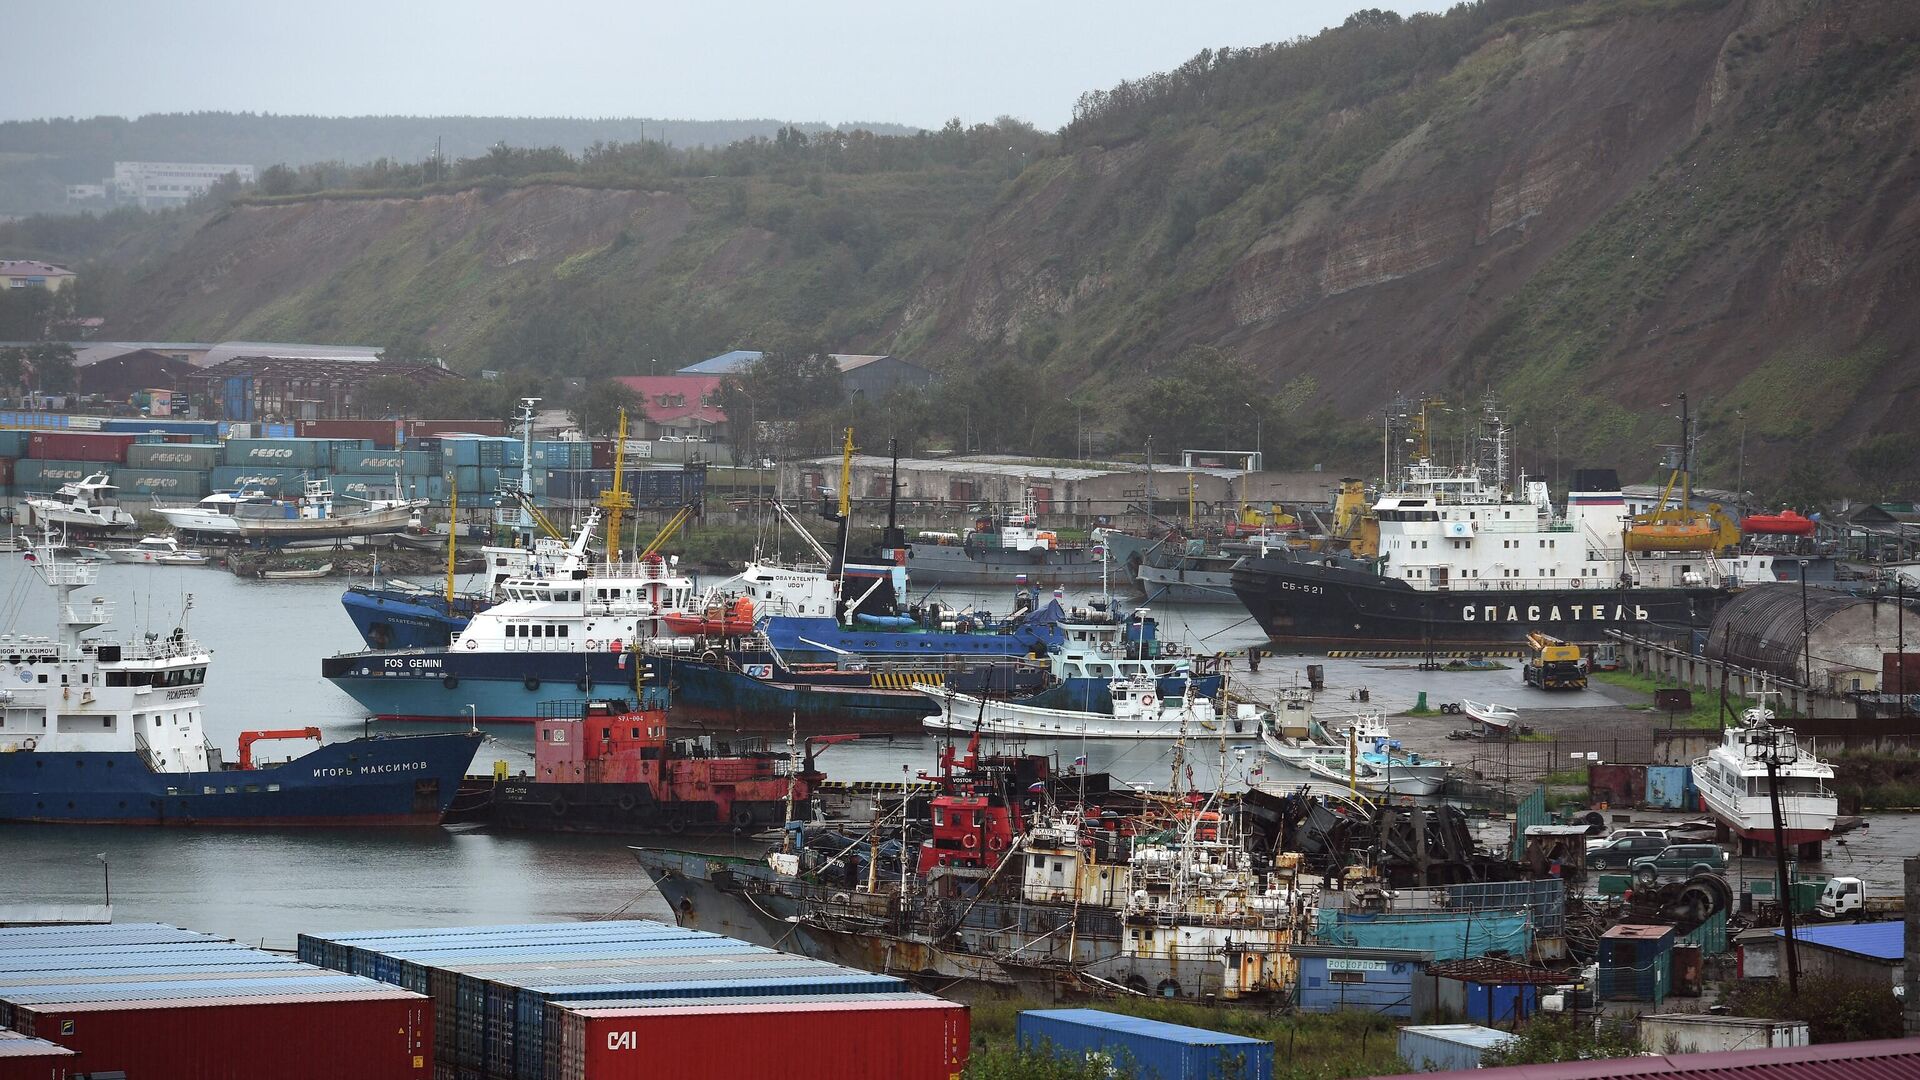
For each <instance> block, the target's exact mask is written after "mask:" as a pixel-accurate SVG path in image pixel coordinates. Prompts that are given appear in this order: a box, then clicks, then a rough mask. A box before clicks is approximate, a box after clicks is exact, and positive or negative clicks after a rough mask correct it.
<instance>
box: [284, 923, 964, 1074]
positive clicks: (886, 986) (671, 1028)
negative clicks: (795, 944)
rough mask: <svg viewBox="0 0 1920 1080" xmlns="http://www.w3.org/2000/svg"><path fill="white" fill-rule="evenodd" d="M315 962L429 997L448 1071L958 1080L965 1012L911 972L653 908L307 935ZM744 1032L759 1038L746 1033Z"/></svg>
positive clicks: (439, 1053) (304, 952)
mask: <svg viewBox="0 0 1920 1080" xmlns="http://www.w3.org/2000/svg"><path fill="white" fill-rule="evenodd" d="M299 956H300V958H301V959H302V960H304V961H307V962H308V963H312V964H317V965H319V966H322V967H327V968H332V969H334V970H336V971H342V972H350V973H353V974H358V975H364V976H367V977H369V978H373V979H378V980H380V981H382V982H388V983H392V984H393V985H395V986H398V987H403V988H405V989H409V990H413V991H415V992H419V993H425V994H426V995H427V996H428V997H429V998H431V999H432V1001H433V1012H434V1024H435V1028H434V1030H435V1032H436V1035H435V1042H434V1046H433V1060H434V1077H435V1080H513V1078H518V1080H626V1078H629V1077H641V1076H660V1075H673V1076H679V1077H721V1076H727V1077H732V1076H762V1075H775V1074H777V1073H779V1072H784V1071H791V1069H792V1067H793V1065H794V1063H795V1062H796V1061H805V1062H806V1063H807V1068H806V1071H807V1072H808V1073H809V1074H811V1075H822V1076H826V1075H831V1076H835V1077H844V1078H847V1080H860V1078H863V1077H874V1078H881V1077H884V1078H888V1080H894V1078H917V1077H927V1078H937V1080H948V1078H949V1077H951V1076H954V1075H957V1074H958V1073H959V1072H960V1071H961V1070H962V1069H963V1068H964V1067H965V1063H966V1049H967V1037H968V1029H967V1012H966V1008H965V1007H964V1006H961V1005H955V1004H952V1003H950V1002H946V1001H942V1000H940V999H939V998H935V997H930V996H928V995H924V994H917V993H913V992H912V991H910V990H909V989H908V987H907V986H906V984H905V983H904V982H902V981H901V980H899V979H896V978H894V977H892V976H887V975H875V974H872V973H869V972H864V971H855V970H853V969H851V968H844V967H840V966H838V965H835V964H830V963H827V962H825V961H821V960H814V959H811V958H808V957H804V956H796V955H793V954H790V953H782V952H778V951H776V950H773V949H767V948H762V947H760V946H756V945H749V944H747V943H745V942H741V941H735V940H733V939H731V938H726V937H721V936H719V935H716V934H708V933H702V932H700V931H697V930H684V929H681V928H679V927H676V926H672V925H669V924H665V923H657V922H649V921H644V920H632V921H619V922H598V923H565V924H548V925H517V926H479V927H462V928H456V929H427V930H394V931H376V932H366V933H348V934H320V935H311V934H302V935H301V936H300V942H299ZM742 1030H750V1031H751V1032H752V1038H751V1039H745V1040H743V1039H740V1038H738V1033H739V1032H740V1031H742Z"/></svg>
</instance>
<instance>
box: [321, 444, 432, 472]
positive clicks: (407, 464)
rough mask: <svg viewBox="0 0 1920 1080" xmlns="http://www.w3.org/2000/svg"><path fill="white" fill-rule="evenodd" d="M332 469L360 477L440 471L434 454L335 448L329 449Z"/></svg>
mask: <svg viewBox="0 0 1920 1080" xmlns="http://www.w3.org/2000/svg"><path fill="white" fill-rule="evenodd" d="M333 471H334V472H336V473H348V474H359V475H362V476H365V475H369V474H372V473H386V474H387V475H388V476H392V475H393V474H394V473H400V474H402V475H404V476H431V475H433V474H434V473H436V472H439V471H440V462H439V460H438V458H437V457H436V456H435V455H433V454H426V453H421V452H420V451H418V450H361V449H358V448H353V449H347V448H336V449H335V450H334V452H333Z"/></svg>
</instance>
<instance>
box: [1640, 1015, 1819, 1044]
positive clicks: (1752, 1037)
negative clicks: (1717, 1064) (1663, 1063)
mask: <svg viewBox="0 0 1920 1080" xmlns="http://www.w3.org/2000/svg"><path fill="white" fill-rule="evenodd" d="M1640 1043H1641V1045H1643V1046H1645V1047H1646V1048H1647V1049H1648V1050H1651V1051H1653V1052H1655V1053H1662V1054H1667V1053H1671V1054H1710V1053H1713V1052H1715V1051H1718V1050H1772V1049H1776V1048H1778V1047H1782V1046H1806V1045H1807V1044H1808V1038H1807V1022H1806V1021H1805V1020H1769V1019H1766V1018H1764V1017H1758V1016H1708V1015H1703V1014H1700V1013H1667V1014H1664V1015H1660V1016H1642V1017H1641V1018H1640Z"/></svg>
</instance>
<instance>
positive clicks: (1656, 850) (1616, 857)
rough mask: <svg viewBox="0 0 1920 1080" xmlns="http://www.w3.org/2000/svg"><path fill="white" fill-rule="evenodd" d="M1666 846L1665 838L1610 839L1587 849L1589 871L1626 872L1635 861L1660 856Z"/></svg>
mask: <svg viewBox="0 0 1920 1080" xmlns="http://www.w3.org/2000/svg"><path fill="white" fill-rule="evenodd" d="M1666 846H1667V838H1666V837H1664V836H1615V837H1608V838H1607V839H1606V840H1605V841H1603V842H1602V843H1601V844H1600V846H1598V847H1590V848H1588V849H1587V869H1589V870H1625V869H1627V868H1628V867H1630V866H1632V865H1633V861H1634V860H1635V859H1643V858H1646V857H1647V856H1649V855H1658V854H1660V852H1661V851H1662V850H1663V849H1665V848H1666Z"/></svg>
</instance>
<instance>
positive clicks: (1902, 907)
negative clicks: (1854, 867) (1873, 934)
mask: <svg viewBox="0 0 1920 1080" xmlns="http://www.w3.org/2000/svg"><path fill="white" fill-rule="evenodd" d="M1906 907H1907V905H1906V901H1905V900H1904V899H1903V898H1901V897H1898V896H1868V895H1867V887H1866V884H1865V883H1864V882H1862V881H1861V880H1860V879H1859V878H1857V877H1834V878H1828V879H1827V887H1826V888H1824V889H1822V890H1820V902H1819V903H1818V904H1816V905H1814V909H1813V913H1814V914H1815V915H1818V916H1820V917H1821V918H1823V919H1844V918H1847V917H1849V916H1851V917H1852V918H1853V919H1854V920H1855V921H1861V922H1864V921H1870V920H1874V919H1890V918H1893V917H1895V916H1899V915H1903V914H1905V913H1906Z"/></svg>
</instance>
